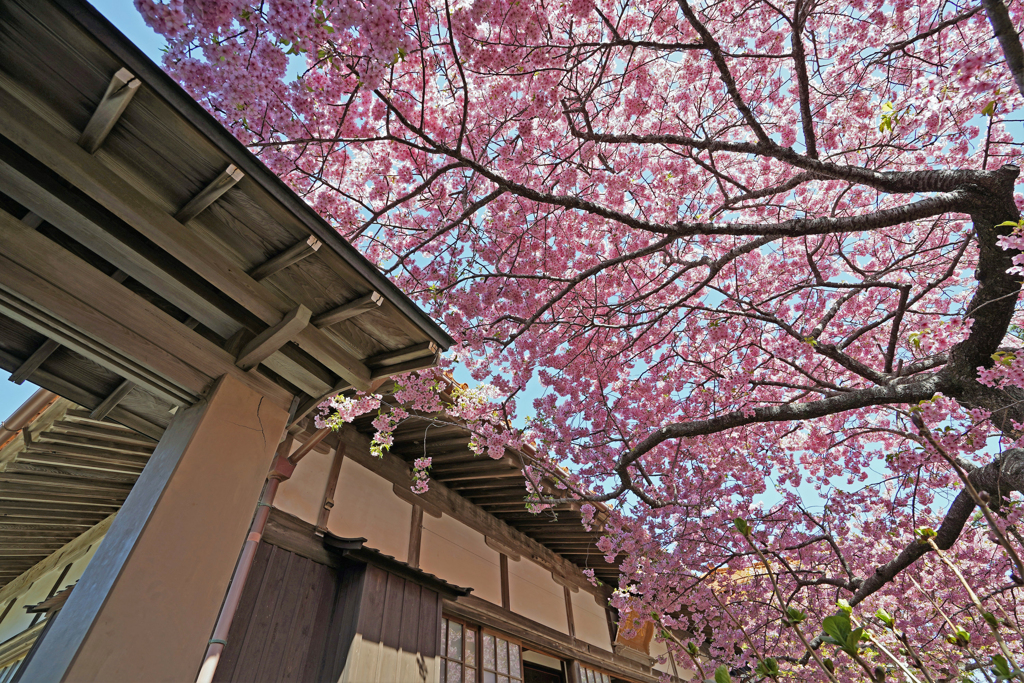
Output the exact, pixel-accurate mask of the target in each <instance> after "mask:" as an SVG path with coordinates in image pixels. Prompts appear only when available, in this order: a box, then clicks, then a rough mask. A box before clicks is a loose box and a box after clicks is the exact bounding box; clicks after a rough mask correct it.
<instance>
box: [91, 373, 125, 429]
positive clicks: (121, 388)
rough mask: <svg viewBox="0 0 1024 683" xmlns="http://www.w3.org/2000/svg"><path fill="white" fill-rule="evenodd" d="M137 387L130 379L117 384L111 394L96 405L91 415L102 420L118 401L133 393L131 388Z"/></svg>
mask: <svg viewBox="0 0 1024 683" xmlns="http://www.w3.org/2000/svg"><path fill="white" fill-rule="evenodd" d="M134 388H135V383H134V382H132V381H129V380H127V379H126V380H125V381H123V382H121V383H120V384H119V385H117V388H116V389H114V390H113V391H112V392H110V395H109V396H107V397H106V398H105V399H103V402H102V403H100V404H99V405H98V406H96V407H95V408H94V409H93V411H92V412H91V413H89V417H91V418H92V419H94V420H102V419H103V418H105V417H106V416H107V415H109V414H110V411H111V410H113V409H114V408H115V407H116V406H117V404H118V403H120V402H121V401H123V400H124V397H125V396H127V395H128V394H129V393H131V390H132V389H134Z"/></svg>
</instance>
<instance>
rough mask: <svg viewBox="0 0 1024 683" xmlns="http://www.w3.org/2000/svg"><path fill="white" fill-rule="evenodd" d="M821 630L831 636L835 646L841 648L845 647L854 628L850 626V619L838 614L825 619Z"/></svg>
mask: <svg viewBox="0 0 1024 683" xmlns="http://www.w3.org/2000/svg"><path fill="white" fill-rule="evenodd" d="M821 628H822V629H824V631H825V633H827V634H828V635H829V637H830V638H831V640H830V641H829V642H831V643H832V644H833V645H838V646H839V647H845V646H846V641H847V640H848V639H849V637H850V633H851V631H852V628H851V626H850V617H848V616H846V615H845V614H836V615H834V616H831V617H825V619H824V620H823V621H822V622H821Z"/></svg>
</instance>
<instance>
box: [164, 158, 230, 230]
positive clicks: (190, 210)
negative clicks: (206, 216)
mask: <svg viewBox="0 0 1024 683" xmlns="http://www.w3.org/2000/svg"><path fill="white" fill-rule="evenodd" d="M244 177H245V174H244V173H242V172H241V171H240V170H238V167H237V166H235V165H234V164H229V165H228V167H227V168H225V169H224V170H223V171H222V172H221V174H220V175H218V176H217V177H216V178H214V179H213V180H212V181H210V184H209V185H207V186H206V187H204V188H203V189H202V190H200V191H199V193H198V194H197V195H196V196H195V197H193V198H192V199H190V200H189V202H188V203H187V204H185V206H183V207H181V209H179V210H178V213H176V214H174V220H176V221H178V222H179V223H188V222H189V221H190V220H192V219H193V218H195V217H196V216H198V215H199V214H200V213H202V211H203V209H205V208H206V207H208V206H210V204H213V203H214V202H215V201H217V199H219V198H220V196H221V195H222V194H224V193H225V192H227V191H228V190H230V189H231V188H232V187H234V186H235V184H236V183H237V182H238V181H239V180H241V179H242V178H244Z"/></svg>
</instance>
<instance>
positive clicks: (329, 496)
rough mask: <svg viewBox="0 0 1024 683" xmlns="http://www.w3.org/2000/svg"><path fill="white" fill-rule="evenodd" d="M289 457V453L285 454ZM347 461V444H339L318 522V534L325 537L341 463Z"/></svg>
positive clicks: (329, 474)
mask: <svg viewBox="0 0 1024 683" xmlns="http://www.w3.org/2000/svg"><path fill="white" fill-rule="evenodd" d="M285 455H287V453H286V454H285ZM344 460H345V444H339V445H338V447H337V448H335V449H334V460H332V461H331V469H330V471H329V472H328V473H327V485H326V486H325V487H324V499H323V501H322V502H321V504H320V515H319V517H317V520H316V531H317V534H318V535H320V536H323V534H324V533H325V532H326V531H327V521H328V519H330V516H331V510H332V509H333V508H334V493H335V491H336V490H337V488H338V477H339V476H340V475H341V463H342V462H343V461H344Z"/></svg>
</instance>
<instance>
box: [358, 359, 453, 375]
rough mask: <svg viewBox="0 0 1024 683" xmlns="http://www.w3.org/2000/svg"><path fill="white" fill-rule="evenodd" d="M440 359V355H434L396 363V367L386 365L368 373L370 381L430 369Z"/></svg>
mask: <svg viewBox="0 0 1024 683" xmlns="http://www.w3.org/2000/svg"><path fill="white" fill-rule="evenodd" d="M440 359H441V354H440V353H435V354H434V355H432V356H424V357H423V358H417V359H415V360H409V361H406V362H404V363H398V364H397V365H388V366H385V367H382V368H377V369H376V370H373V371H372V372H371V373H370V379H377V378H379V377H390V376H391V375H400V374H401V373H403V372H412V371H413V370H426V369H427V368H432V367H434V366H435V365H437V361H439V360H440Z"/></svg>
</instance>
